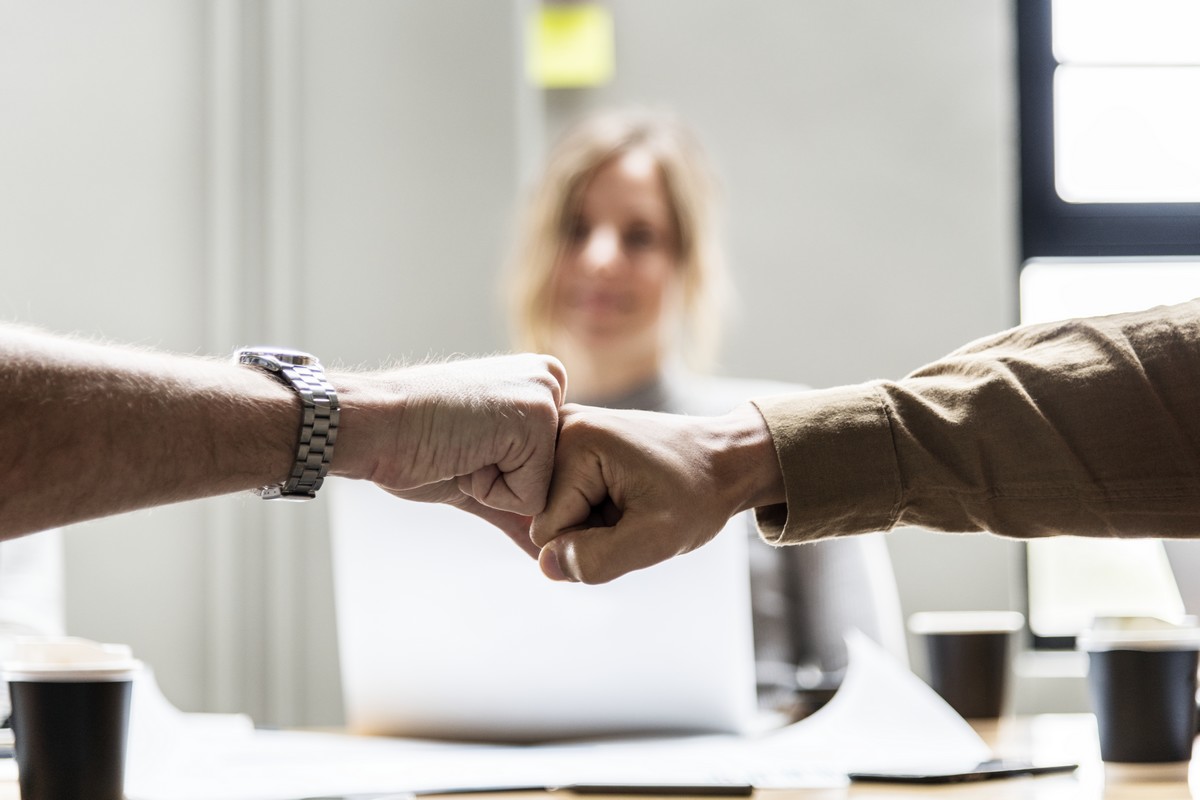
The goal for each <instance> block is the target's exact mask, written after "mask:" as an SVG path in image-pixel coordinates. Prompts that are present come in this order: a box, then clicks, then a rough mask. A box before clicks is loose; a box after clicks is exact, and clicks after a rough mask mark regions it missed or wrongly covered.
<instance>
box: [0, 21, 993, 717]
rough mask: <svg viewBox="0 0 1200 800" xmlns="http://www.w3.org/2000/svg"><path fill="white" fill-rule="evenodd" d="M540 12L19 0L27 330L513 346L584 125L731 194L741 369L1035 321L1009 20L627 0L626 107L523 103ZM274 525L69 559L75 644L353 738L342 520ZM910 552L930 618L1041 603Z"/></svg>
mask: <svg viewBox="0 0 1200 800" xmlns="http://www.w3.org/2000/svg"><path fill="white" fill-rule="evenodd" d="M530 5H531V0H509V2H496V0H409V1H408V2H403V3H395V2H383V1H382V0H372V1H371V2H355V3H343V2H332V0H308V2H303V3H286V2H280V1H277V0H268V1H267V2H243V3H233V2H228V0H214V1H213V2H200V0H196V2H182V1H181V0H175V1H174V2H167V3H164V2H160V0H123V2H110V3H106V4H103V5H100V6H95V5H94V4H88V3H84V2H80V0H71V1H70V2H68V1H67V0H57V1H56V2H49V3H41V4H25V3H20V2H18V0H0V220H3V223H2V226H0V287H2V288H0V318H3V319H19V320H24V321H28V322H34V323H39V324H43V325H46V326H49V327H52V328H55V329H61V330H81V331H86V332H97V333H103V334H105V335H108V336H111V337H113V338H116V339H121V340H129V341H141V342H145V343H148V344H154V345H158V346H163V347H168V348H172V349H178V350H188V351H201V352H211V353H217V354H219V353H225V352H229V351H231V350H232V349H233V348H234V347H235V346H236V345H238V344H243V343H245V342H246V341H248V340H250V339H262V338H273V339H276V340H279V341H285V342H286V343H288V344H294V345H295V346H298V347H301V348H308V349H311V350H313V351H314V352H317V353H318V354H320V355H322V357H323V358H325V359H326V360H327V361H335V362H337V361H340V362H342V363H347V364H358V363H366V364H374V363H376V362H377V361H379V360H381V359H387V358H405V359H415V358H423V357H425V356H426V355H430V354H432V355H444V354H450V353H454V352H485V351H491V350H496V349H501V348H503V347H505V340H504V333H503V331H504V326H503V320H502V318H501V316H500V313H499V311H498V306H497V304H496V302H495V279H496V270H497V268H498V266H499V264H500V262H501V260H502V258H503V255H504V250H505V247H506V244H507V237H508V229H509V222H510V219H511V215H512V213H513V206H514V200H515V197H516V195H517V193H518V191H519V187H520V184H521V180H522V177H523V176H525V175H527V174H528V173H529V171H530V169H531V166H532V165H533V164H535V163H536V161H537V159H538V157H539V155H540V153H541V151H542V148H543V143H544V141H545V140H546V139H548V138H549V137H551V136H553V135H554V134H556V133H557V132H558V131H559V130H560V129H561V128H562V126H563V125H564V124H565V122H566V120H567V119H568V118H570V117H571V116H572V115H573V114H575V113H577V112H579V111H581V110H583V109H586V108H590V107H593V106H597V105H606V104H609V103H616V102H644V103H654V104H669V105H671V106H672V107H674V108H676V109H677V110H678V111H679V112H680V113H682V114H683V115H684V116H685V117H687V118H689V119H690V120H692V121H693V122H694V124H695V125H696V127H697V128H698V130H699V132H700V134H701V136H702V137H703V138H704V140H705V141H706V143H707V144H708V145H709V147H710V149H711V150H712V152H713V155H714V158H715V160H716V162H717V165H718V167H719V169H720V171H721V173H722V175H723V177H724V181H725V185H726V188H727V195H728V205H729V212H730V213H729V246H730V254H731V257H732V262H733V264H734V266H735V269H736V273H737V280H738V284H739V288H740V292H741V295H742V298H743V304H742V305H743V314H742V317H741V320H740V323H739V324H737V325H736V326H735V328H734V330H733V331H732V335H731V336H730V338H729V341H728V344H727V347H726V350H725V352H724V357H723V364H724V371H726V372H728V373H730V374H736V375H747V376H759V377H775V378H783V379H787V380H795V381H802V382H806V383H809V384H812V385H817V386H823V385H831V384H836V383H842V382H849V381H859V380H865V379H869V378H874V377H898V376H900V375H902V374H903V373H905V372H906V371H908V370H909V369H911V368H913V367H915V366H917V365H919V364H920V363H922V362H924V361H926V360H928V359H931V358H934V357H936V356H938V355H940V354H941V353H943V352H945V351H947V350H949V349H951V348H952V347H954V346H957V345H958V344H961V343H962V342H964V341H966V340H968V339H971V338H974V337H977V336H980V335H983V334H985V333H988V332H990V331H993V330H996V329H999V328H1002V327H1006V326H1008V325H1009V324H1011V323H1012V322H1013V321H1014V319H1015V312H1014V309H1015V302H1014V294H1015V286H1016V264H1015V241H1014V239H1015V216H1016V214H1015V211H1016V209H1015V204H1016V200H1015V174H1016V167H1015V118H1014V106H1015V100H1014V96H1013V93H1014V70H1015V68H1014V63H1013V59H1014V50H1013V33H1012V24H1011V19H1010V17H1011V9H1010V7H1009V6H1010V2H1009V0H967V1H966V2H964V0H907V1H906V2H905V3H903V4H897V3H892V2H888V0H755V1H754V2H734V0H654V1H653V2H646V1H645V0H642V1H641V2H636V1H635V0H612V2H610V3H609V4H608V5H609V6H610V7H611V8H612V9H613V11H614V14H615V17H616V25H617V27H616V36H617V55H618V62H617V75H616V78H615V80H614V82H613V83H612V84H611V85H610V86H608V87H605V88H603V89H599V90H588V91H563V90H558V91H553V92H541V91H539V90H535V89H533V88H531V87H529V86H527V85H525V84H524V82H523V81H522V79H521V77H520V73H521V58H522V55H521V45H520V41H519V31H520V28H521V21H522V18H523V15H524V13H525V12H526V10H527V8H528V7H529V6H530ZM241 287H246V288H247V289H248V290H249V295H246V294H244V293H243V292H242V291H241ZM266 287H275V289H276V291H275V292H272V293H266V294H264V290H265V288H266ZM261 506H262V504H261V503H257V502H250V501H248V500H246V499H244V498H232V499H227V500H223V501H210V502H205V503H197V504H191V505H188V506H181V507H177V508H168V509H161V510H158V511H155V512H151V513H144V514H134V515H126V516H124V517H119V518H116V519H113V520H108V521H104V522H99V523H92V524H89V525H85V526H79V528H78V529H77V530H74V531H71V532H70V534H69V539H68V556H67V576H68V580H69V586H70V593H69V597H68V624H69V627H70V628H71V630H72V631H73V632H76V633H79V634H82V635H88V636H95V637H98V638H102V639H108V640H120V641H127V642H130V643H131V644H133V645H134V647H135V649H137V651H138V652H139V653H140V654H141V655H142V656H143V657H145V658H146V659H147V660H149V661H150V662H151V663H152V664H154V665H155V666H156V668H157V671H158V673H159V677H160V680H161V682H162V683H163V685H164V688H165V689H166V691H167V694H168V696H169V697H171V699H173V700H174V701H175V702H177V703H178V704H180V705H181V706H183V707H185V708H214V709H217V708H221V709H224V708H245V709H248V710H250V711H252V712H253V713H255V715H256V716H257V717H258V718H259V719H261V720H263V721H274V722H282V723H297V722H310V723H326V722H335V721H336V720H337V718H338V714H339V713H340V702H339V699H338V694H337V664H336V658H335V655H334V642H333V638H332V637H333V622H332V613H331V608H330V594H329V574H328V563H327V560H328V545H327V538H326V532H325V529H324V520H323V517H322V516H321V510H322V509H321V506H320V503H319V502H318V503H316V504H309V505H307V506H304V507H302V508H300V509H288V510H286V511H276V510H274V509H271V510H270V513H269V514H267V513H266V512H264V510H263V508H262V507H261ZM891 544H892V552H893V555H894V557H895V561H896V565H897V571H898V577H899V581H900V586H901V590H902V593H903V595H904V598H903V599H904V603H905V607H906V608H905V610H906V611H912V610H918V609H924V608H949V607H977V608H979V607H996V606H1001V605H1003V606H1008V605H1009V604H1010V603H1011V602H1012V598H1011V596H1010V587H1011V579H1012V575H1011V574H1010V569H1009V566H1008V565H1009V564H1010V563H1011V560H1012V557H1013V555H1014V553H1015V549H1014V547H1013V546H1011V545H1010V544H1009V543H1005V542H1000V541H998V540H994V539H989V538H986V537H948V536H940V537H935V536H933V535H931V534H925V533H921V532H901V533H898V534H896V535H894V536H893V537H892V540H891Z"/></svg>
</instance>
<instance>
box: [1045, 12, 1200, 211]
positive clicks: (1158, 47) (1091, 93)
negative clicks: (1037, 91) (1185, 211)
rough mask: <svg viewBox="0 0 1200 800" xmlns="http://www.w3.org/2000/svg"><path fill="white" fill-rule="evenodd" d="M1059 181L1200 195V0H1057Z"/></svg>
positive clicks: (1138, 195) (1070, 197)
mask: <svg viewBox="0 0 1200 800" xmlns="http://www.w3.org/2000/svg"><path fill="white" fill-rule="evenodd" d="M1052 24H1053V47H1054V56H1055V59H1056V60H1057V61H1058V63H1059V67H1058V69H1057V70H1056V72H1055V76H1054V152H1055V158H1054V162H1055V185H1056V187H1057V190H1058V194H1059V196H1060V197H1061V198H1062V199H1063V200H1065V201H1067V202H1071V203H1181V202H1200V0H1054V2H1053V23H1052Z"/></svg>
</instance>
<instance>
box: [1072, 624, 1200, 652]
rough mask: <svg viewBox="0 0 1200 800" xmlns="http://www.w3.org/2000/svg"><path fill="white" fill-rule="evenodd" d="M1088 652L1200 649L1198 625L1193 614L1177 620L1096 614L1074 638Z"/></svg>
mask: <svg viewBox="0 0 1200 800" xmlns="http://www.w3.org/2000/svg"><path fill="white" fill-rule="evenodd" d="M1076 646H1077V647H1078V648H1079V649H1080V650H1087V651H1089V652H1103V651H1105V650H1200V625H1197V620H1196V618H1195V617H1184V618H1183V619H1181V620H1179V621H1178V622H1172V621H1170V620H1165V619H1161V618H1159V617H1097V618H1096V619H1095V621H1094V622H1093V623H1092V626H1091V627H1090V628H1088V629H1087V630H1085V631H1083V632H1082V633H1080V634H1079V636H1078V637H1077V638H1076Z"/></svg>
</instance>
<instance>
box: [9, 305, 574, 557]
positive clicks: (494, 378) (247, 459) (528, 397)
mask: <svg viewBox="0 0 1200 800" xmlns="http://www.w3.org/2000/svg"><path fill="white" fill-rule="evenodd" d="M329 377H330V380H331V382H332V383H333V384H334V386H335V388H336V389H337V390H338V393H339V398H340V400H341V403H342V424H341V430H340V432H339V438H338V442H337V447H336V449H335V453H334V458H333V464H332V467H331V474H335V475H343V476H346V477H351V478H361V479H370V480H374V481H376V482H377V483H379V484H380V485H381V486H383V487H384V488H387V489H389V490H391V491H393V492H395V493H397V494H400V495H402V496H406V497H407V496H411V497H414V499H422V500H437V501H441V502H451V503H453V504H455V505H458V506H460V507H462V508H464V509H466V510H469V511H473V512H475V513H479V514H481V515H482V516H485V517H486V518H488V519H490V520H491V521H493V522H495V523H496V524H498V525H500V526H501V527H502V528H504V529H505V530H506V532H508V533H509V534H510V535H512V536H514V537H515V538H517V539H518V540H519V539H520V538H521V534H522V531H527V530H528V519H527V515H531V514H534V513H537V512H538V511H540V510H541V508H542V506H543V505H544V502H545V490H546V485H547V483H548V481H549V473H550V468H551V464H552V459H553V448H554V436H555V431H556V427H557V419H558V418H557V408H558V405H559V403H560V402H561V400H562V397H563V393H564V391H565V385H566V376H565V374H564V373H563V370H562V367H561V365H559V364H558V362H557V361H554V360H553V359H549V358H546V357H542V356H507V357H502V358H494V359H481V360H477V361H460V362H453V363H449V364H440V365H427V366H422V367H414V368H408V369H396V370H389V371H382V372H372V373H341V374H331V375H330V376H329ZM0 402H2V403H3V408H4V409H5V412H4V413H3V414H0V486H2V489H0V538H8V537H12V536H17V535H20V534H24V533H30V532H33V531H37V530H43V529H45V528H49V527H54V526H57V525H63V524H67V523H71V522H78V521H81V520H86V519H92V518H95V517H100V516H104V515H107V514H113V513H118V512H122V511H129V510H133V509H137V508H145V507H149V506H155V505H161V504H164V503H173V502H178V501H182V500H191V499H196V498H201V497H209V496H213V495H218V494H225V493H230V492H238V491H244V490H249V489H252V488H255V487H257V486H262V485H265V484H269V483H275V482H279V481H282V480H283V479H284V478H285V477H286V475H287V473H288V471H289V470H290V468H291V464H292V461H293V459H294V458H295V449H296V441H297V431H298V428H299V419H300V416H299V415H300V404H299V401H298V399H297V398H296V397H295V395H294V393H293V392H292V390H290V389H289V388H287V387H286V386H284V385H283V384H281V383H279V382H278V381H276V380H275V379H274V378H272V377H271V376H269V375H267V374H265V373H264V372H262V371H260V370H256V369H251V368H247V367H242V366H238V365H235V364H232V363H229V362H227V361H224V360H215V359H206V358H198V357H190V356H179V355H171V354H164V353H157V352H152V351H146V350H138V349H134V348H126V347H118V346H112V345H107V344H96V343H92V342H85V341H78V340H73V339H67V338H62V337H58V336H53V335H50V334H46V333H43V332H39V331H34V330H30V329H26V328H20V327H15V326H9V325H0ZM523 544H524V543H523ZM526 549H531V546H527V547H526Z"/></svg>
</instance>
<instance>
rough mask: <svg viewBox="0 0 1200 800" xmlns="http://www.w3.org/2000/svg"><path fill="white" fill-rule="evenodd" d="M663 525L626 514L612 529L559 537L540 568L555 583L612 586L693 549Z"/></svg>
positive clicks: (548, 548)
mask: <svg viewBox="0 0 1200 800" xmlns="http://www.w3.org/2000/svg"><path fill="white" fill-rule="evenodd" d="M663 522H665V521H664V520H658V519H656V518H653V517H651V516H649V515H645V516H641V517H639V516H638V515H637V514H636V513H633V514H631V513H629V512H628V511H626V512H625V513H624V514H623V515H622V517H621V519H620V520H619V521H618V522H617V523H616V524H615V525H613V526H611V527H594V528H580V529H577V530H573V531H568V532H566V533H563V534H560V535H559V536H557V537H555V538H554V539H552V540H551V541H550V542H549V543H547V544H546V545H545V546H544V547H543V548H542V552H541V555H540V556H539V557H538V564H539V565H540V566H541V568H542V572H543V574H545V575H546V577H548V578H550V579H551V580H559V581H562V580H566V581H574V582H578V583H589V584H594V583H608V582H609V581H611V580H614V579H616V578H619V577H621V576H622V575H624V574H626V573H628V572H633V571H634V570H638V569H644V568H645V567H649V566H652V565H654V564H658V563H659V562H662V561H666V560H667V559H669V558H672V557H673V556H676V555H678V554H679V553H681V552H684V551H686V550H688V549H690V548H688V547H687V546H686V545H682V546H681V543H679V542H675V541H673V540H672V538H671V536H670V535H669V532H668V528H667V527H666V526H665V525H664V524H663Z"/></svg>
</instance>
